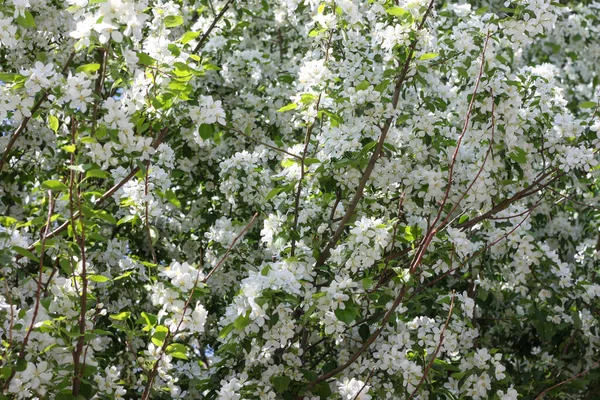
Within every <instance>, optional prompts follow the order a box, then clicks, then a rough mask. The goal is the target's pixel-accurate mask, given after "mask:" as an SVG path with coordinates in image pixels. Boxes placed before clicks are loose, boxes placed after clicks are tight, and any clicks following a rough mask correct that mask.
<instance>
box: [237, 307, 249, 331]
mask: <svg viewBox="0 0 600 400" xmlns="http://www.w3.org/2000/svg"><path fill="white" fill-rule="evenodd" d="M250 322H252V321H251V320H250V311H248V312H247V313H246V315H240V316H239V317H237V318H236V319H235V321H233V326H234V327H235V329H238V330H240V331H241V330H243V329H244V328H245V327H247V326H248V325H250Z"/></svg>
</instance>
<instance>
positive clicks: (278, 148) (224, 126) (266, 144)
mask: <svg viewBox="0 0 600 400" xmlns="http://www.w3.org/2000/svg"><path fill="white" fill-rule="evenodd" d="M218 125H219V126H220V127H221V128H224V129H228V130H230V131H232V132H236V133H239V134H240V135H243V136H245V137H247V138H248V139H250V140H252V141H254V142H256V143H258V144H262V145H263V146H265V147H268V148H269V149H271V150H275V151H280V152H282V153H284V154H287V155H288V156H290V157H293V158H295V159H298V160H300V159H301V157H300V156H299V155H297V154H293V153H290V152H289V151H286V150H284V149H282V148H280V147H276V146H273V145H270V144H268V143H265V142H263V141H260V140H258V139H256V138H253V137H252V136H250V135H248V134H246V133H244V132H242V131H241V130H239V129H236V128H232V127H230V126H227V125H222V124H218Z"/></svg>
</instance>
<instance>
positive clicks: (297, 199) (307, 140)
mask: <svg viewBox="0 0 600 400" xmlns="http://www.w3.org/2000/svg"><path fill="white" fill-rule="evenodd" d="M332 38H333V29H332V30H331V31H330V33H329V40H328V41H327V47H326V48H325V62H327V60H328V59H329V47H330V46H331V39H332ZM322 96H323V92H321V93H319V97H318V98H317V103H316V106H315V111H316V114H317V115H316V116H315V119H314V120H313V122H312V123H311V124H310V125H308V128H307V129H306V136H305V137H304V150H302V157H301V158H300V179H299V180H298V188H297V189H296V196H295V198H294V222H293V223H292V232H296V230H297V229H298V216H299V214H300V196H301V194H302V181H303V180H304V175H305V174H306V171H305V170H304V168H305V164H304V163H305V162H306V155H307V154H308V146H309V145H310V137H311V135H312V131H313V129H314V127H315V124H316V123H317V118H319V106H320V105H321V98H322ZM295 253H296V237H295V235H292V243H291V250H290V255H291V256H292V257H294V255H295Z"/></svg>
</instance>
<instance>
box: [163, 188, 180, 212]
mask: <svg viewBox="0 0 600 400" xmlns="http://www.w3.org/2000/svg"><path fill="white" fill-rule="evenodd" d="M165 196H167V200H169V203H171V204H173V205H174V206H175V207H177V208H181V202H180V201H179V199H178V198H177V195H176V194H175V192H174V191H172V190H167V191H166V192H165Z"/></svg>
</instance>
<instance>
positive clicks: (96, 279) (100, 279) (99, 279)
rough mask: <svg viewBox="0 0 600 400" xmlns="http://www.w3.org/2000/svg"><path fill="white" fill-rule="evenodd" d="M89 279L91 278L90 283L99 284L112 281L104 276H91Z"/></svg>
mask: <svg viewBox="0 0 600 400" xmlns="http://www.w3.org/2000/svg"><path fill="white" fill-rule="evenodd" d="M88 278H90V281H94V282H98V283H103V282H108V281H110V279H109V278H107V277H106V276H104V275H90V276H89V277H88Z"/></svg>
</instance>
